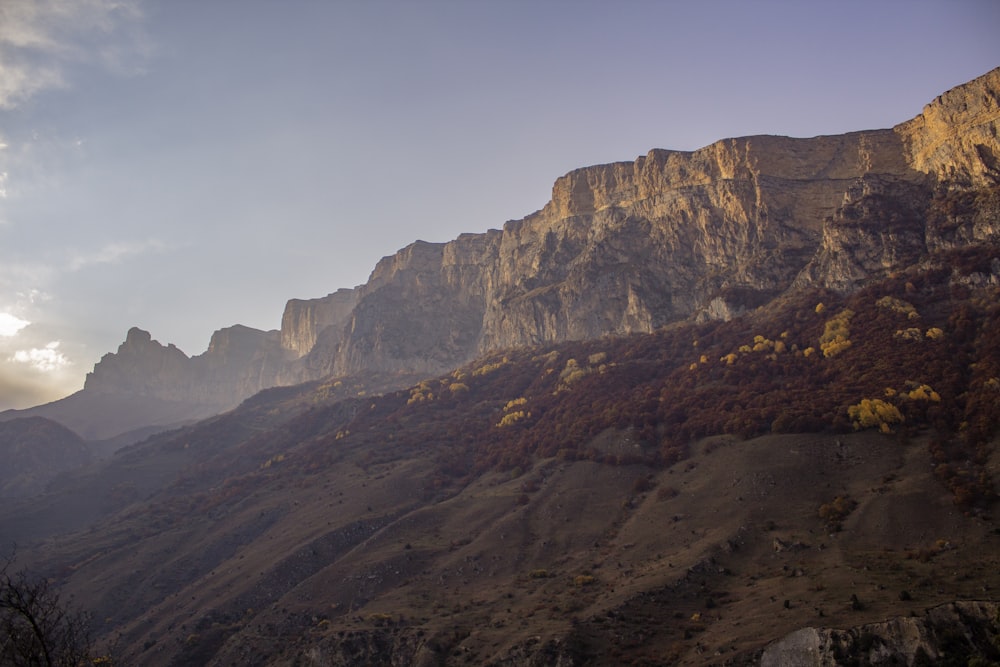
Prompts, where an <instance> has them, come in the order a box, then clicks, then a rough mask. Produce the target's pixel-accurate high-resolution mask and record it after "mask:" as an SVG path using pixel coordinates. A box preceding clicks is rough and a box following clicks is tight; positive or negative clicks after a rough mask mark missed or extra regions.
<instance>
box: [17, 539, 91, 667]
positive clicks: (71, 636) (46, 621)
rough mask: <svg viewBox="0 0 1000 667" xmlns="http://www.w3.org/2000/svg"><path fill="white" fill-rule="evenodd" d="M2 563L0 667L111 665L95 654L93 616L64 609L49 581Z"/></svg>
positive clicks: (67, 608) (64, 606)
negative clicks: (33, 576) (91, 633)
mask: <svg viewBox="0 0 1000 667" xmlns="http://www.w3.org/2000/svg"><path fill="white" fill-rule="evenodd" d="M12 564H13V556H8V557H6V558H5V559H4V560H3V561H2V564H0V667H8V666H9V667H21V666H22V665H23V666H25V667H79V666H80V665H110V664H111V660H110V658H107V657H97V656H95V654H94V652H93V646H92V642H91V638H90V631H89V623H88V618H87V615H86V614H84V613H83V612H80V611H76V610H73V609H71V608H69V607H68V606H66V605H64V604H63V603H62V601H61V600H60V599H59V594H58V593H57V592H56V591H55V590H53V589H52V587H51V586H50V585H49V582H48V581H47V580H45V579H35V578H32V577H30V576H29V575H28V574H27V573H26V572H24V571H23V570H22V571H18V572H16V573H13V572H12V571H11V570H12Z"/></svg>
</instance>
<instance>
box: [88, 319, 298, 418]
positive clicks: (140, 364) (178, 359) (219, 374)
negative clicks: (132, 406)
mask: <svg viewBox="0 0 1000 667" xmlns="http://www.w3.org/2000/svg"><path fill="white" fill-rule="evenodd" d="M286 362H287V355H286V354H285V353H284V352H283V351H282V350H281V347H280V337H279V333H278V332H277V331H259V330H257V329H251V328H250V327H245V326H242V325H236V326H233V327H230V328H227V329H222V330H220V331H216V332H215V333H214V334H213V335H212V339H211V341H210V343H209V346H208V350H207V351H205V352H204V353H203V354H200V355H197V356H195V357H188V356H187V355H186V354H184V353H183V352H181V351H180V350H179V349H177V348H176V347H174V346H173V345H166V346H163V345H161V344H160V343H159V342H158V341H156V340H153V339H152V337H151V335H150V334H149V332H146V331H143V330H142V329H138V328H132V329H130V330H129V332H128V335H127V337H126V338H125V342H124V343H122V344H121V345H120V346H119V347H118V351H117V352H116V353H108V354H106V355H104V357H102V358H101V360H100V361H99V362H98V363H97V365H95V366H94V370H93V371H92V372H91V373H88V374H87V380H86V383H85V384H84V392H88V393H90V394H95V395H128V396H133V397H135V396H141V397H149V398H155V399H160V400H164V401H171V402H176V403H189V404H190V403H198V404H201V405H203V406H211V407H214V408H215V409H216V410H224V409H228V408H231V407H234V406H235V405H236V404H238V403H239V402H240V401H241V400H242V399H244V398H246V397H248V396H251V395H253V394H255V393H257V392H258V391H260V390H261V388H263V387H267V386H274V385H275V384H276V383H277V379H278V376H279V374H280V372H281V371H282V369H283V367H284V366H285V364H286Z"/></svg>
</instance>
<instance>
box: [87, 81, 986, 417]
mask: <svg viewBox="0 0 1000 667" xmlns="http://www.w3.org/2000/svg"><path fill="white" fill-rule="evenodd" d="M998 100H1000V68H998V69H995V70H993V71H991V72H989V73H987V74H985V75H984V76H982V77H980V78H978V79H976V80H974V81H972V82H969V83H967V84H965V85H963V86H959V87H957V88H955V89H953V90H950V91H948V92H946V93H944V94H943V95H941V96H940V97H938V98H937V99H935V100H934V101H933V102H931V103H930V104H928V105H927V106H926V107H925V108H924V109H923V112H922V113H921V114H920V115H919V116H917V117H916V118H914V119H912V120H910V121H907V122H904V123H902V124H900V125H898V126H896V127H895V128H891V129H884V130H873V131H864V132H854V133H849V134H845V135H839V136H819V137H813V138H802V139H795V138H788V137H778V136H757V137H744V138H737V139H726V140H722V141H718V142H716V143H714V144H711V145H710V146H706V147H704V148H702V149H699V150H696V151H691V152H682V151H669V150H660V149H655V150H652V151H650V152H649V153H648V154H647V155H644V156H641V157H639V158H637V159H635V160H634V161H632V162H619V163H614V164H607V165H598V166H592V167H586V168H582V169H577V170H574V171H572V172H570V173H568V174H566V175H565V176H563V177H561V178H559V179H558V180H556V182H555V184H554V186H553V188H552V198H551V200H550V201H549V202H548V203H547V204H546V205H545V206H544V207H543V208H542V209H541V210H539V211H537V212H535V213H532V214H531V215H528V216H527V217H525V218H523V219H520V220H514V221H510V222H507V223H506V224H505V225H504V226H503V229H502V230H490V231H488V232H485V233H482V234H464V235H462V236H460V237H458V238H457V239H455V240H454V241H451V242H449V243H426V242H422V241H418V242H416V243H413V244H412V245H410V246H407V247H406V248H404V249H402V250H400V251H399V252H397V253H396V254H394V255H391V256H389V257H386V258H384V259H382V260H381V261H380V262H379V263H378V264H377V265H376V267H375V269H374V270H373V271H372V274H371V276H370V278H369V280H368V282H367V283H366V284H364V285H362V286H360V287H357V288H354V289H346V290H339V291H337V292H334V293H332V294H330V295H328V296H326V297H323V298H321V299H311V300H297V299H295V300H291V301H289V302H288V305H287V306H286V308H285V312H284V315H283V317H282V326H281V331H280V333H278V332H267V333H265V332H251V330H246V329H245V328H242V329H240V330H239V331H237V330H236V328H234V330H232V331H231V332H230V334H227V335H225V336H222V337H220V338H219V339H218V340H216V338H215V337H213V343H212V345H211V346H210V349H209V351H208V352H206V353H205V354H204V355H200V356H199V357H194V358H192V359H188V358H187V357H185V356H184V355H183V353H181V352H180V351H179V350H177V349H176V348H173V347H171V346H167V347H163V346H160V345H159V344H158V343H156V342H155V341H152V340H151V339H150V337H149V335H148V334H145V333H144V332H139V331H138V330H133V331H132V332H130V333H129V337H128V339H127V340H126V343H125V344H124V345H123V346H122V348H120V349H119V351H118V353H117V355H108V356H106V357H105V358H104V359H102V360H101V362H100V363H99V364H98V365H97V367H95V369H94V373H92V374H91V376H90V377H89V378H88V381H87V389H86V390H85V391H93V392H132V393H137V394H144V395H145V394H148V395H156V396H160V397H169V398H178V397H184V398H185V399H187V400H198V401H205V402H211V403H212V404H219V405H227V406H228V405H232V404H234V403H235V401H238V400H239V399H240V398H243V397H246V396H248V395H250V394H251V393H253V392H254V391H256V390H259V389H262V388H265V387H268V386H273V385H276V384H292V383H297V382H302V381H306V380H315V379H321V378H323V377H327V376H330V375H344V374H353V373H363V372H366V371H377V372H389V373H394V372H398V373H426V374H434V373H439V372H444V371H447V370H449V369H450V368H453V367H454V366H456V365H459V364H461V363H463V362H466V361H468V360H470V359H472V358H474V357H476V356H477V355H480V354H483V353H487V352H490V351H495V350H500V349H506V348H513V347H521V346H527V345H535V344H540V343H551V342H558V341H564V340H573V339H586V338H593V337H599V336H603V335H609V334H610V335H622V334H628V333H633V332H648V331H652V330H654V329H656V328H658V327H661V326H663V325H665V324H668V323H670V322H674V321H677V320H682V319H685V318H692V317H693V318H700V319H728V318H731V317H733V316H735V315H737V314H739V313H741V312H743V311H745V310H747V309H751V308H754V307H757V306H759V305H762V304H764V303H766V302H768V301H769V300H770V299H771V298H773V297H775V296H777V295H779V294H781V293H783V292H785V291H787V290H789V289H797V288H803V287H825V288H833V289H837V290H842V291H848V290H852V289H855V288H857V287H858V286H860V285H863V284H864V283H865V282H866V281H868V280H872V279H875V278H878V277H881V276H884V275H885V274H886V273H888V272H890V271H892V270H894V269H898V268H900V267H903V266H907V265H910V264H913V263H915V262H919V261H922V259H924V258H926V257H927V256H928V254H929V253H930V252H933V251H935V250H940V249H943V248H949V247H954V246H961V245H968V244H976V243H989V244H995V243H998V242H1000V194H998V192H1000V190H998V188H1000V163H998V156H1000V139H998V131H997V126H998V120H1000V103H998ZM943 194H944V195H947V196H948V197H950V198H947V197H945V198H944V199H943V198H942V196H943ZM962 197H965V199H964V200H963V199H962ZM973 200H974V205H972V204H970V205H967V206H964V208H963V205H961V202H962V201H967V202H969V201H973ZM942 201H945V202H947V205H942V204H941V202H942ZM955 202H958V204H956V203H955ZM237 334H238V335H237ZM217 335H218V334H217Z"/></svg>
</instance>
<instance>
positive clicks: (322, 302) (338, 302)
mask: <svg viewBox="0 0 1000 667" xmlns="http://www.w3.org/2000/svg"><path fill="white" fill-rule="evenodd" d="M357 301H358V299H357V291H356V290H353V289H339V290H337V291H336V292H334V293H333V294H327V295H326V296H325V297H323V298H321V299H291V300H290V301H289V302H288V303H287V304H285V312H284V314H283V315H282V316H281V347H282V348H284V349H286V350H289V351H291V352H294V353H295V355H296V356H298V357H303V356H305V355H306V354H308V353H309V351H310V350H312V349H313V347H315V345H316V341H317V339H318V338H319V336H320V334H321V333H323V331H324V330H325V329H327V328H330V327H332V328H333V329H335V330H339V329H342V328H343V326H344V323H345V322H346V321H347V318H348V317H349V316H350V314H351V311H352V310H353V309H354V306H355V304H357Z"/></svg>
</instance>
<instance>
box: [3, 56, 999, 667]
mask: <svg viewBox="0 0 1000 667" xmlns="http://www.w3.org/2000/svg"><path fill="white" fill-rule="evenodd" d="M998 120H1000V69H997V70H994V71H992V72H990V73H988V74H986V75H984V76H983V77H981V78H979V79H976V80H975V81H972V82H970V83H968V84H966V85H963V86H960V87H958V88H956V89H954V90H951V91H948V92H947V93H945V94H943V95H942V96H940V97H939V98H937V99H936V100H934V101H933V102H931V103H930V104H929V105H928V106H926V107H925V108H924V110H923V112H922V113H921V114H920V115H919V116H917V117H916V118H915V119H913V120H910V121H908V122H905V123H902V124H901V125H898V126H896V127H895V128H892V129H888V130H877V131H866V132H857V133H852V134H848V135H843V136H831V137H815V138H812V139H790V138H784V137H749V138H741V139H729V140H724V141H720V142H717V143H715V144H712V145H711V146H708V147H706V148H703V149H700V150H698V151H694V152H676V151H665V150H654V151H651V152H650V153H649V154H647V155H646V156H643V157H640V158H639V159H637V160H635V161H634V162H625V163H617V164H612V165H603V166H596V167H588V168H584V169H580V170H576V171H574V172H571V173H570V174H567V175H566V176H564V177H562V178H560V179H559V180H557V182H556V184H555V186H554V188H553V195H552V199H551V201H550V202H549V203H548V204H546V206H545V207H544V208H543V209H541V210H540V211H538V212H536V213H533V214H531V215H529V216H527V217H525V218H523V219H521V220H516V221H512V222H508V223H507V224H506V225H504V227H503V229H501V230H491V231H488V232H485V233H482V234H467V235H463V236H461V237H459V238H458V239H456V240H454V241H452V242H449V243H445V244H432V243H425V242H419V241H418V242H416V243H414V244H412V245H411V246H408V247H407V248H404V249H403V250H400V251H399V252H398V253H396V254H395V255H392V256H390V257H386V258H384V259H383V260H382V261H380V262H379V263H378V264H377V266H376V267H375V269H374V270H373V272H372V274H371V277H370V279H369V281H368V282H367V283H366V284H365V285H362V286H359V287H356V288H354V289H350V290H340V291H337V292H334V293H333V294H330V295H329V296H327V297H324V298H320V299H309V300H293V301H290V302H289V304H288V306H287V307H286V310H285V314H284V317H283V318H282V327H281V330H280V331H272V332H262V331H255V330H251V329H248V328H245V327H239V326H237V327H233V328H231V329H226V330H223V331H221V332H217V333H216V334H215V335H214V336H213V338H212V343H211V344H210V346H209V349H208V350H207V351H206V352H205V353H204V354H203V355H198V356H195V357H188V356H187V355H185V354H184V353H182V352H181V351H179V350H177V349H176V348H174V347H172V346H169V345H167V346H163V345H161V344H160V343H158V342H157V341H155V340H153V339H152V336H151V335H150V334H149V333H146V332H144V331H141V330H138V329H133V330H132V331H130V332H129V334H128V336H127V338H126V341H125V343H123V345H122V346H121V347H120V348H119V350H118V351H117V352H116V353H113V354H109V355H106V356H105V357H104V358H103V359H102V360H101V362H100V363H99V364H98V365H97V367H95V369H94V372H93V373H92V374H91V375H90V376H89V377H88V381H87V386H86V388H85V389H84V390H83V391H82V392H80V393H79V394H77V395H75V396H73V397H69V398H67V399H64V402H57V403H56V404H51V406H42V407H41V408H37V409H36V410H42V412H43V413H44V411H45V410H49V411H52V410H56V409H57V408H58V409H61V410H63V411H64V413H65V414H67V415H69V416H70V417H74V414H75V418H76V419H79V420H82V415H83V414H84V412H83V411H82V410H80V409H79V406H82V405H90V406H105V407H103V408H100V409H102V410H106V411H107V414H110V415H113V414H115V413H114V406H118V409H121V406H123V405H129V406H134V410H133V412H132V414H131V415H129V416H128V419H129V420H130V421H129V422H128V428H134V427H138V426H141V425H144V424H145V425H148V424H154V423H158V424H161V425H164V426H165V425H167V424H168V423H169V424H173V425H174V426H176V428H175V430H172V431H167V432H161V433H158V434H156V435H153V436H152V437H150V438H148V439H146V440H143V441H142V442H136V443H135V444H132V445H130V446H128V447H125V448H124V449H122V450H121V451H119V452H118V453H117V454H116V455H115V456H113V457H111V458H110V459H108V460H107V461H103V462H97V463H93V464H91V465H89V466H87V467H84V468H80V469H77V470H75V471H73V472H71V473H67V474H64V475H62V476H61V477H59V478H58V479H57V480H54V481H53V482H52V483H50V484H49V487H48V489H47V492H46V493H45V494H43V495H40V496H36V497H33V498H31V499H28V500H23V501H18V502H14V501H11V502H5V503H4V504H2V505H0V535H3V536H5V537H7V538H9V539H12V540H16V541H17V542H18V543H19V544H21V545H23V546H22V551H21V553H20V557H21V559H22V561H23V562H26V563H28V564H30V565H31V567H32V568H34V569H35V570H36V571H38V572H40V573H42V574H43V575H44V576H45V577H47V578H48V579H50V580H51V581H53V582H58V584H59V585H60V587H61V589H62V590H63V591H65V593H66V594H67V595H72V596H73V599H75V600H79V601H84V604H86V606H87V608H88V609H89V610H90V611H91V612H92V613H93V615H94V616H93V617H94V619H95V621H96V628H97V630H98V631H99V632H100V633H102V635H103V636H104V637H108V638H110V637H120V642H119V648H120V652H121V654H122V656H121V657H122V658H123V659H124V660H125V661H126V662H128V663H129V664H143V665H154V666H155V665H187V664H206V665H208V664H211V665H228V664H249V665H254V664H260V665H263V664H271V665H302V664H315V665H355V664H385V665H389V664H412V665H453V664H454V665H458V664H488V665H498V666H499V665H510V666H514V665H554V664H559V665H619V664H633V665H666V664H689V665H708V664H730V665H749V664H766V665H771V664H790V663H794V664H859V665H860V664H907V665H914V664H956V665H957V664H961V665H972V664H991V662H992V663H996V662H1000V642H998V640H997V636H998V633H1000V617H998V616H997V600H996V593H995V591H996V590H997V587H998V586H1000V575H998V572H1000V527H998V524H997V521H996V516H995V512H996V510H997V485H996V479H997V475H998V466H1000V458H998V456H1000V455H998V454H997V451H996V435H997V432H998V429H1000V235H998V232H1000V228H998V225H1000V171H998V166H1000V165H998V163H997V156H998V155H1000V143H998V141H1000V140H998V138H997V137H998V133H997V124H998ZM261 389H264V390H263V391H259V390H261ZM258 392H259V393H258ZM244 399H245V400H244ZM126 400H131V401H132V402H131V403H125V402H124V401H126ZM87 401H89V403H86V402H87ZM240 401H242V402H241V403H240ZM237 403H239V405H238V406H237ZM60 405H61V406H62V407H59V406H60ZM52 406H55V407H52ZM67 406H68V407H67ZM74 406H76V407H74ZM185 406H187V408H185ZM234 406H236V407H234ZM168 408H169V410H172V411H173V412H169V415H170V418H169V419H165V418H164V417H163V415H166V414H168ZM229 408H233V409H231V410H229ZM158 409H162V412H161V413H157V410H158ZM186 409H189V410H196V409H200V410H203V411H204V412H203V413H200V414H195V413H193V412H187V413H185V410H186ZM225 410H229V411H228V412H223V411H225ZM74 411H76V412H74ZM216 412H221V414H216V415H215V416H208V414H210V413H216ZM94 414H104V413H100V410H97V409H96V408H95V410H94ZM13 416H18V415H13V414H8V415H7V417H13ZM193 416H197V417H208V418H205V419H202V420H201V421H197V422H195V423H185V420H190V419H191V417H193ZM153 417H156V419H159V420H160V421H151V419H152V418H153ZM53 418H55V417H54V416H53ZM91 419H93V417H91ZM10 423H12V422H10ZM104 428H108V427H107V425H105V426H104ZM116 428H119V429H120V430H124V429H121V428H120V426H116ZM976 661H978V662H976Z"/></svg>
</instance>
